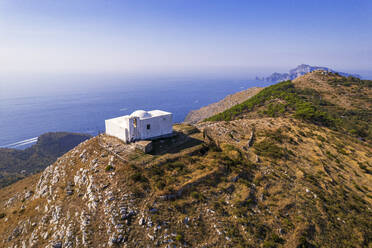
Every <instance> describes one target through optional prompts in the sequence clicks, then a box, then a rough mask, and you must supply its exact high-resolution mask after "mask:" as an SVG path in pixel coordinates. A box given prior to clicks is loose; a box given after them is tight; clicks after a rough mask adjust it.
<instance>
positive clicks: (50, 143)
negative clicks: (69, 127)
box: [0, 132, 91, 187]
mask: <svg viewBox="0 0 372 248" xmlns="http://www.w3.org/2000/svg"><path fill="white" fill-rule="evenodd" d="M89 138H91V136H90V135H87V134H77V133H67V132H56V133H45V134H43V135H40V136H39V137H38V141H37V143H36V144H34V145H32V146H31V147H29V148H27V149H25V150H18V149H12V148H0V187H4V186H6V185H9V184H11V183H14V182H16V181H17V180H20V179H22V178H24V177H26V176H28V175H31V174H33V173H36V172H40V171H42V170H43V169H45V168H46V167H47V166H48V165H50V164H51V163H54V161H56V159H57V158H58V157H60V156H62V155H63V154H64V153H66V152H67V151H69V150H71V149H72V148H74V147H75V146H77V145H78V144H79V143H81V142H82V141H84V140H86V139H89Z"/></svg>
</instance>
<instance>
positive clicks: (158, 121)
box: [105, 110, 173, 143]
mask: <svg viewBox="0 0 372 248" xmlns="http://www.w3.org/2000/svg"><path fill="white" fill-rule="evenodd" d="M105 126H106V134H108V135H111V136H114V137H117V138H119V139H121V140H122V141H124V142H126V143H129V142H132V141H136V140H149V139H155V138H160V137H164V136H168V135H171V134H172V132H173V129H172V113H169V112H165V111H162V110H152V111H144V110H137V111H134V112H133V113H132V114H131V115H125V116H120V117H116V118H113V119H108V120H105Z"/></svg>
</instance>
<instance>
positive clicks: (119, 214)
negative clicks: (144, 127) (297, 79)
mask: <svg viewBox="0 0 372 248" xmlns="http://www.w3.org/2000/svg"><path fill="white" fill-rule="evenodd" d="M175 129H176V130H179V134H178V136H176V137H173V138H172V139H171V140H167V139H165V140H160V141H157V143H155V146H156V148H157V149H158V150H159V151H162V152H163V154H160V153H157V152H156V149H155V151H154V153H153V154H144V153H142V152H140V151H138V150H136V149H135V146H133V145H126V144H124V143H122V142H121V141H119V140H117V139H115V138H112V137H108V136H105V135H100V136H97V137H95V138H92V139H90V140H88V141H85V142H83V143H82V144H80V145H79V146H77V147H75V148H74V149H72V150H71V151H70V152H68V153H66V154H65V155H63V156H62V157H60V158H59V159H58V160H57V162H56V163H54V164H53V165H51V166H49V167H48V168H47V169H46V170H45V171H44V172H43V173H41V174H40V175H39V179H38V181H36V179H33V180H34V183H33V182H31V181H30V180H31V179H28V180H29V181H25V182H23V181H20V182H18V183H16V184H15V185H12V186H10V187H7V188H5V190H3V191H1V194H0V197H1V198H0V199H1V202H2V208H3V209H4V212H3V213H2V214H1V216H2V218H1V219H0V234H1V240H0V243H1V246H2V247H116V246H118V247H237V246H239V245H240V246H244V247H257V246H265V245H266V246H265V247H275V246H282V245H283V246H285V247H297V246H298V245H299V244H302V243H304V244H308V245H312V244H313V245H319V244H327V242H332V240H337V242H344V243H343V244H344V245H343V246H344V247H346V246H347V244H353V245H354V246H355V247H362V246H363V244H366V242H369V241H368V239H369V237H370V234H371V233H370V230H371V229H368V228H370V227H371V223H370V221H368V218H367V216H370V214H371V201H372V200H371V198H370V194H371V193H370V192H371V189H372V185H371V181H372V180H371V174H369V173H367V172H366V171H365V170H363V169H362V168H360V167H359V165H358V163H363V164H365V165H366V166H367V169H368V170H369V169H370V168H371V164H370V161H371V159H370V158H371V153H370V150H368V149H366V148H365V147H363V145H362V144H359V143H358V142H357V141H347V140H344V139H342V138H340V137H337V134H335V133H333V132H332V131H330V130H327V129H323V128H319V127H316V126H302V125H301V123H300V122H299V121H296V120H292V119H279V120H278V119H273V118H268V119H265V118H263V119H258V120H236V121H232V122H229V123H223V122H219V123H210V122H206V123H201V124H198V129H195V128H194V127H192V126H187V125H179V126H178V127H175ZM180 130H182V131H180ZM198 130H200V131H201V132H199V131H198ZM278 130H279V131H278ZM203 136H204V138H203ZM267 137H271V138H269V140H270V142H273V143H272V144H271V143H270V144H271V145H268V147H269V148H272V149H276V150H274V152H273V153H265V152H262V151H261V150H260V145H259V144H261V143H262V142H264V141H266V140H267V139H268V138H267ZM314 137H322V138H314ZM336 141H337V144H343V149H344V151H345V154H344V155H340V154H337V153H336V149H338V148H337V146H335V145H333V144H335V142H336ZM270 146H272V147H270ZM160 147H161V148H160ZM269 150H270V149H269ZM314 180H315V181H314ZM22 187H23V188H22ZM340 190H344V191H345V192H344V195H339V194H340V192H342V191H340ZM15 192H17V193H15ZM14 193H15V194H14ZM338 195H339V196H338ZM338 197H341V198H340V199H339V198H338ZM345 197H346V198H345ZM349 198H350V200H349ZM341 199H344V200H343V201H344V202H339V201H340V200H341ZM345 199H346V200H345ZM351 199H353V202H351ZM334 201H336V202H338V203H337V206H335V205H334ZM345 204H351V206H352V208H350V206H349V205H345ZM356 213H359V215H357V217H355V215H356ZM362 213H363V214H362ZM363 218H364V221H362V219H363ZM359 221H361V222H359ZM351 230H354V232H350V231H351ZM324 233H326V234H324ZM331 233H332V234H331ZM368 235H369V236H368ZM326 240H327V241H326ZM351 242H352V243H351ZM329 244H330V243H329ZM340 244H342V243H340ZM268 245H273V246H268ZM309 247H310V246H309Z"/></svg>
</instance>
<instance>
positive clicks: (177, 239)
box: [176, 234, 183, 242]
mask: <svg viewBox="0 0 372 248" xmlns="http://www.w3.org/2000/svg"><path fill="white" fill-rule="evenodd" d="M176 241H178V242H182V241H183V235H182V234H177V235H176Z"/></svg>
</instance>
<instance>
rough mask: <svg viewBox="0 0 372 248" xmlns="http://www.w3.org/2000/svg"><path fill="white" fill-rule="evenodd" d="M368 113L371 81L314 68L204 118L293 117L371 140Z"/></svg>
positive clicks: (371, 122) (371, 123)
mask: <svg viewBox="0 0 372 248" xmlns="http://www.w3.org/2000/svg"><path fill="white" fill-rule="evenodd" d="M371 113H372V81H370V80H360V79H358V78H354V77H348V78H345V77H342V76H339V75H337V74H334V73H328V72H325V71H314V72H312V73H309V74H307V75H305V76H303V77H300V78H298V79H296V80H294V81H293V82H292V81H285V82H281V83H278V84H275V85H272V86H270V87H266V88H265V89H263V90H262V91H261V92H260V93H258V94H257V95H255V96H253V97H252V98H250V99H248V100H247V101H245V102H243V103H241V104H238V105H235V106H234V107H232V108H230V109H228V110H226V111H224V112H222V113H219V114H217V115H215V116H212V117H210V118H207V120H209V121H223V120H225V121H226V120H227V121H228V120H233V119H237V118H253V117H255V118H256V117H263V116H270V117H278V116H293V117H296V118H298V119H302V120H304V121H308V122H312V123H315V124H319V125H323V126H326V127H329V128H332V129H333V130H338V131H340V132H345V133H349V134H351V135H354V136H356V137H359V138H362V139H367V140H368V141H369V142H370V141H371V138H372V115H371Z"/></svg>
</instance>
